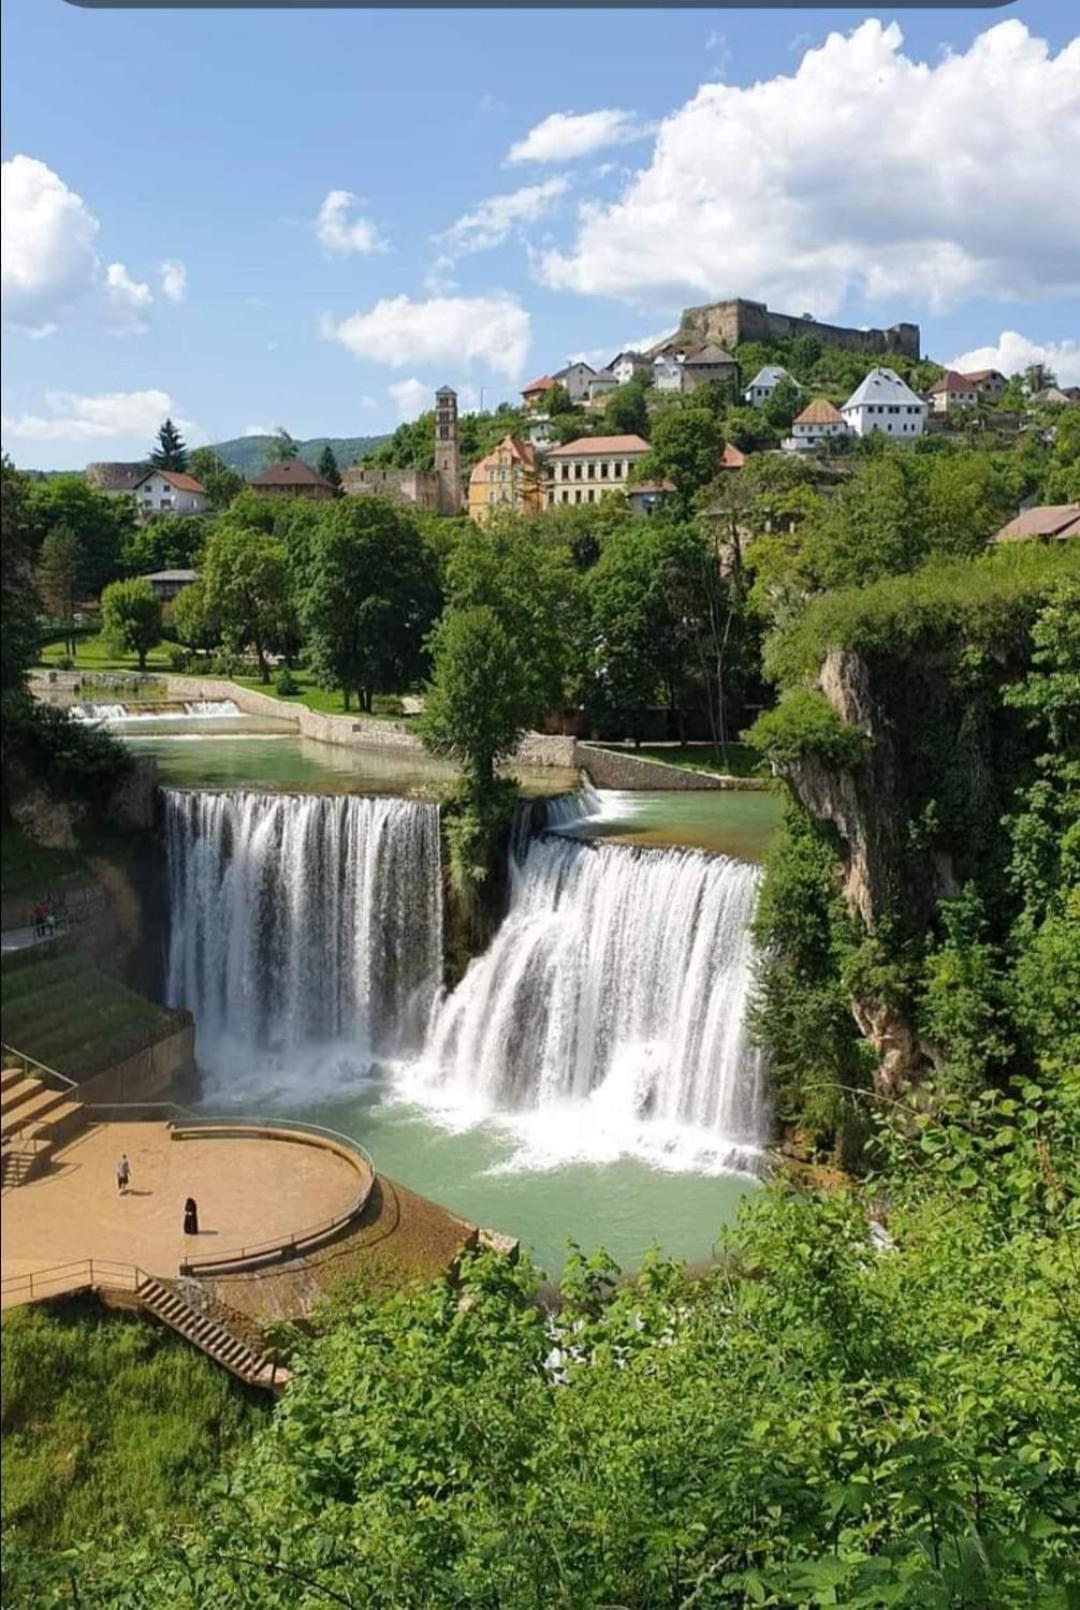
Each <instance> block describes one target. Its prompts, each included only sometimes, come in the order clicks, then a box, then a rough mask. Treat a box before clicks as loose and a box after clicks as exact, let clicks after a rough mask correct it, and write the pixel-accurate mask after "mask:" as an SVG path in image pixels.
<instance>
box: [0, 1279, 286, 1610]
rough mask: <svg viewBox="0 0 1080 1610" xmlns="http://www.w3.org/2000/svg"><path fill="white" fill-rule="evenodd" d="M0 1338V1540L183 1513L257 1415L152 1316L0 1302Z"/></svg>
mask: <svg viewBox="0 0 1080 1610" xmlns="http://www.w3.org/2000/svg"><path fill="white" fill-rule="evenodd" d="M3 1347H4V1394H3V1421H4V1449H3V1523H4V1544H5V1550H6V1549H7V1547H8V1546H9V1545H10V1544H11V1543H15V1544H16V1546H17V1545H18V1544H20V1543H21V1544H23V1545H24V1546H27V1547H38V1548H40V1547H45V1546H54V1547H64V1546H67V1545H71V1544H77V1543H81V1542H83V1541H85V1539H86V1538H88V1537H100V1536H101V1535H102V1533H105V1532H108V1531H110V1530H111V1529H112V1528H113V1527H121V1528H123V1529H124V1530H128V1529H130V1530H132V1531H135V1532H141V1531H145V1530H146V1529H147V1528H148V1525H149V1523H150V1521H151V1520H152V1519H153V1518H155V1517H157V1516H159V1515H160V1516H165V1515H167V1516H168V1518H169V1520H170V1521H174V1522H183V1521H185V1520H189V1519H191V1518H193V1517H194V1516H195V1515H196V1514H198V1513H199V1511H200V1510H201V1509H202V1508H203V1507H204V1505H205V1503H206V1484H207V1482H208V1481H210V1480H211V1478H212V1477H213V1476H214V1475H216V1474H217V1472H218V1471H219V1469H220V1467H221V1463H222V1460H223V1459H225V1460H227V1458H228V1456H229V1455H230V1453H232V1452H233V1451H234V1450H235V1449H237V1448H238V1447H240V1446H241V1445H243V1444H244V1443H245V1442H246V1441H247V1440H248V1438H249V1437H250V1436H251V1434H252V1433H253V1432H254V1431H255V1430H257V1429H258V1428H259V1427H260V1426H262V1425H264V1424H265V1423H266V1421H267V1419H268V1418H269V1407H268V1406H267V1405H265V1404H263V1403H262V1402H261V1401H259V1400H258V1399H257V1398H256V1395H255V1394H254V1393H252V1392H249V1391H247V1390H245V1388H244V1387H242V1386H240V1385H239V1383H238V1382H235V1381H233V1379H232V1378H231V1377H230V1376H229V1375H227V1374H226V1373H225V1371H224V1370H222V1369H219V1368H218V1366H217V1365H215V1364H213V1363H212V1362H211V1360H210V1359H208V1358H206V1357H204V1355H203V1354H202V1353H199V1352H197V1351H196V1349H195V1348H193V1347H191V1346H189V1344H188V1343H187V1342H185V1341H182V1340H181V1339H180V1337H178V1336H174V1335H173V1334H172V1333H171V1332H170V1331H167V1330H166V1329H165V1328H164V1326H162V1325H156V1324H153V1323H151V1322H150V1321H148V1320H145V1319H142V1318H141V1317H139V1316H136V1315H134V1314H116V1313H107V1312H105V1311H103V1310H102V1309H101V1308H100V1307H99V1306H98V1304H97V1303H96V1302H94V1301H93V1299H91V1298H81V1299H78V1300H69V1301H67V1302H57V1303H49V1304H45V1305H43V1306H41V1307H36V1308H20V1309H15V1310H13V1311H12V1312H10V1313H6V1314H5V1315H4V1319H3ZM6 1563H7V1562H6ZM12 1602H13V1603H14V1600H13V1601H12Z"/></svg>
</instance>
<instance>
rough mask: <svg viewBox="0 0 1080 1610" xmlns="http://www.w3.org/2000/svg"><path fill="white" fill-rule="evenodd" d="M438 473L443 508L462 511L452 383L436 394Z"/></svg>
mask: <svg viewBox="0 0 1080 1610" xmlns="http://www.w3.org/2000/svg"><path fill="white" fill-rule="evenodd" d="M435 473H436V475H437V476H438V477H439V507H440V509H441V510H442V512H443V513H444V514H460V513H461V454H460V449H459V447H458V413H457V392H456V391H454V389H453V388H452V387H451V386H440V387H439V389H438V391H437V392H436V393H435Z"/></svg>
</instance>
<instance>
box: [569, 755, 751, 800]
mask: <svg viewBox="0 0 1080 1610" xmlns="http://www.w3.org/2000/svg"><path fill="white" fill-rule="evenodd" d="M574 764H575V765H576V766H578V767H579V768H580V769H581V770H582V771H586V772H588V774H589V776H590V778H591V779H592V781H593V783H594V784H595V786H596V787H597V788H620V789H628V790H633V789H645V790H655V789H663V790H665V791H667V790H670V791H672V792H675V793H692V792H696V793H701V792H703V791H704V790H706V789H710V790H721V789H727V790H735V791H743V790H760V789H763V788H767V787H768V784H767V782H766V780H765V779H764V778H763V777H720V776H718V775H717V774H716V773H714V772H705V771H688V770H687V769H686V768H685V767H683V766H668V765H666V764H665V763H664V762H663V761H658V760H645V759H642V758H639V757H638V756H636V755H634V753H633V751H632V750H627V751H626V752H625V753H620V752H619V751H618V750H615V749H601V748H600V747H599V746H594V745H593V744H581V743H579V744H578V745H577V749H576V754H575V758H574Z"/></svg>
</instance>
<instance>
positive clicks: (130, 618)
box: [101, 576, 162, 671]
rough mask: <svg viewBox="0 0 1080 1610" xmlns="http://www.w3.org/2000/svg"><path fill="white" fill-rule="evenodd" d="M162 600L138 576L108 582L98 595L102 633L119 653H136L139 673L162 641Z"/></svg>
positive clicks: (143, 669)
mask: <svg viewBox="0 0 1080 1610" xmlns="http://www.w3.org/2000/svg"><path fill="white" fill-rule="evenodd" d="M161 622H162V613H161V600H160V599H159V598H158V597H157V595H156V593H155V592H154V589H153V588H152V587H151V585H150V583H149V582H148V581H145V580H144V579H143V578H142V577H141V576H137V577H134V578H133V579H132V580H131V581H111V582H110V583H109V585H108V586H107V587H106V588H105V590H104V592H103V593H102V595H101V632H102V636H103V637H104V639H105V641H106V643H107V644H108V645H109V647H110V648H112V649H114V650H115V651H116V653H118V654H135V655H137V656H138V660H139V670H140V671H145V670H146V656H147V655H148V654H149V652H150V650H151V649H153V648H157V646H158V644H159V643H160V642H161Z"/></svg>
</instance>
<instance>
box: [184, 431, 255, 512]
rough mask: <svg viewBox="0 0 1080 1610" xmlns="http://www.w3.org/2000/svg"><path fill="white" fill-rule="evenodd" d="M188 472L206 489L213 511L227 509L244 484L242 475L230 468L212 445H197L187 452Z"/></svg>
mask: <svg viewBox="0 0 1080 1610" xmlns="http://www.w3.org/2000/svg"><path fill="white" fill-rule="evenodd" d="M188 474H189V475H193V476H194V477H195V479H196V480H197V481H198V483H199V485H200V486H202V487H204V488H205V489H206V496H207V500H208V502H209V504H210V508H211V509H212V510H213V511H214V512H215V513H220V512H221V511H222V510H223V509H227V508H228V507H229V504H230V503H231V502H232V500H233V498H234V497H236V496H237V495H238V493H240V492H242V491H243V490H244V486H245V484H246V483H245V481H244V477H243V476H242V475H238V474H237V473H236V471H235V470H231V469H230V468H229V466H228V465H227V464H226V462H225V460H224V459H223V458H222V457H221V456H220V454H218V453H215V451H214V449H213V448H212V447H197V448H196V449H195V451H194V452H193V453H191V454H189V456H188Z"/></svg>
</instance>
